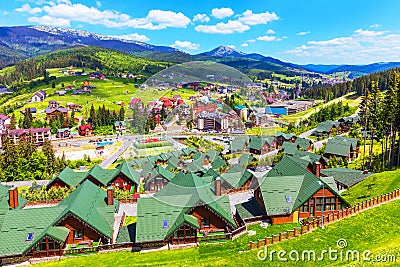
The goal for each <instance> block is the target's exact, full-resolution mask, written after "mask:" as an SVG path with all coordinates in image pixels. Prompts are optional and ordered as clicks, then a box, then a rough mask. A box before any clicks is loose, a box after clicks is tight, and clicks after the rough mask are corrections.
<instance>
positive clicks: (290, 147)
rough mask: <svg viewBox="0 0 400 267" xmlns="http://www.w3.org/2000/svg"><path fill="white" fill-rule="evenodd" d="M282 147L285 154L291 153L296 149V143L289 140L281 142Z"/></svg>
mask: <svg viewBox="0 0 400 267" xmlns="http://www.w3.org/2000/svg"><path fill="white" fill-rule="evenodd" d="M282 149H283V151H284V152H285V154H287V155H293V154H294V153H295V151H296V150H297V145H296V144H295V143H291V142H283V144H282Z"/></svg>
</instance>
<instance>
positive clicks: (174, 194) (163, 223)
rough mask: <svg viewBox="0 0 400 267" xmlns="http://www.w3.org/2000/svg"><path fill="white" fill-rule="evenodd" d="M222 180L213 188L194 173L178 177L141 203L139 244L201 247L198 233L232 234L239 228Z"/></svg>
mask: <svg viewBox="0 0 400 267" xmlns="http://www.w3.org/2000/svg"><path fill="white" fill-rule="evenodd" d="M220 183H221V180H219V179H217V180H216V181H215V184H214V183H212V184H209V183H206V182H205V181H204V178H200V177H198V176H197V175H195V174H193V173H188V174H185V175H183V174H182V175H177V176H176V177H175V178H174V179H172V180H171V182H170V183H168V185H166V186H165V187H164V188H163V189H162V190H160V191H158V192H157V193H156V194H155V195H154V196H155V197H154V198H140V199H138V211H137V214H138V215H137V223H136V244H137V245H139V246H141V247H154V246H162V245H164V244H171V245H176V244H191V243H197V238H198V233H201V234H203V235H208V234H209V233H212V232H223V233H231V232H232V231H234V230H235V229H237V227H238V225H237V223H236V221H235V219H234V215H233V214H232V211H231V208H230V203H229V198H228V196H221V191H220V190H221V185H220Z"/></svg>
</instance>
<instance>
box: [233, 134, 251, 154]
mask: <svg viewBox="0 0 400 267" xmlns="http://www.w3.org/2000/svg"><path fill="white" fill-rule="evenodd" d="M248 143H249V137H248V136H239V137H236V138H235V139H234V140H232V141H231V142H230V145H229V150H230V151H231V152H233V153H234V152H238V151H242V150H245V148H246V146H247V145H248Z"/></svg>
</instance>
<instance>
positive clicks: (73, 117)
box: [69, 110, 75, 128]
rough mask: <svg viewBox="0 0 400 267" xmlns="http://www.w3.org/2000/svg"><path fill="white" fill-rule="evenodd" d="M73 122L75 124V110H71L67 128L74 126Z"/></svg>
mask: <svg viewBox="0 0 400 267" xmlns="http://www.w3.org/2000/svg"><path fill="white" fill-rule="evenodd" d="M74 124H75V110H72V112H71V118H70V120H69V128H72V127H74Z"/></svg>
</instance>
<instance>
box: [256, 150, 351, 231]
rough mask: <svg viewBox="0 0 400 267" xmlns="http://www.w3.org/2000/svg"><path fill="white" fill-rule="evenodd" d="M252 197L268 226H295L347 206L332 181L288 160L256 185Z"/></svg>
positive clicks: (273, 169) (286, 158) (330, 178)
mask: <svg viewBox="0 0 400 267" xmlns="http://www.w3.org/2000/svg"><path fill="white" fill-rule="evenodd" d="M254 196H255V198H256V200H257V201H258V203H259V204H260V205H261V206H262V207H263V209H264V210H265V211H266V215H267V217H268V219H269V220H270V221H271V223H272V224H282V223H292V222H299V221H300V220H301V219H306V218H313V217H318V216H321V215H322V211H324V214H325V215H327V214H331V213H333V212H336V211H338V210H340V209H343V208H345V207H348V206H349V204H348V203H347V202H346V201H345V200H344V199H343V198H342V197H341V196H340V194H339V193H338V191H337V189H336V186H335V183H334V181H333V179H332V177H326V178H322V179H320V178H318V177H317V176H315V175H314V174H312V173H310V172H309V171H307V170H306V169H305V168H304V167H302V166H301V165H299V164H297V163H296V162H295V161H294V160H292V159H290V158H289V157H284V158H283V159H282V161H281V162H279V163H278V164H277V165H276V166H274V167H273V168H272V170H271V171H270V172H269V173H268V174H267V175H266V177H265V178H264V179H261V180H260V181H259V187H257V189H256V190H255V192H254ZM323 205H324V206H323Z"/></svg>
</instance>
